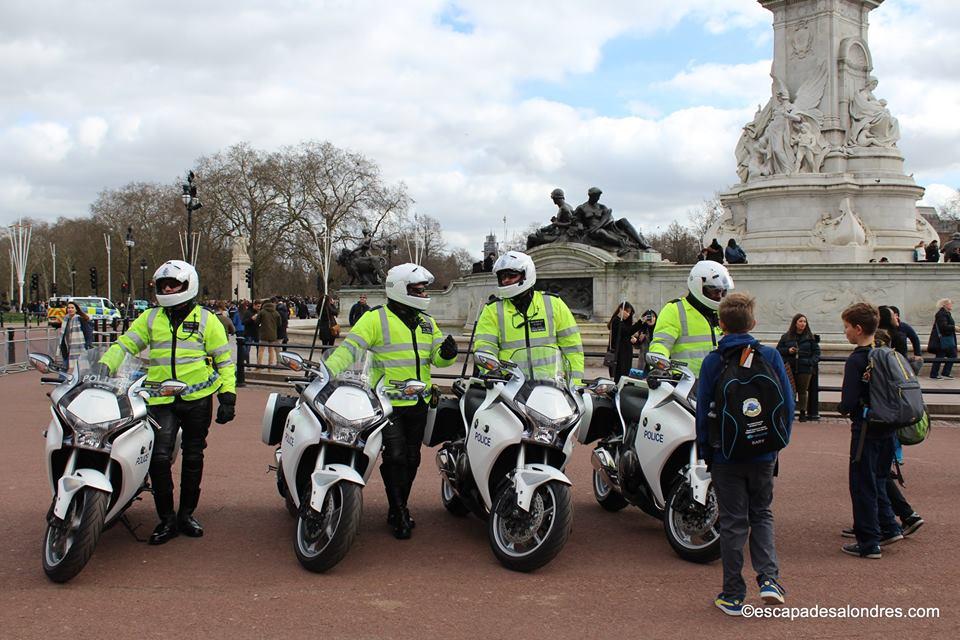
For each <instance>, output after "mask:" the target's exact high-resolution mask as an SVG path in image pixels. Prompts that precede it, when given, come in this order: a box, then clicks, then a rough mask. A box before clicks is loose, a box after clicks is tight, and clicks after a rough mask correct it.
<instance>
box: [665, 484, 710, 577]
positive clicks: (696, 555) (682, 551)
mask: <svg viewBox="0 0 960 640" xmlns="http://www.w3.org/2000/svg"><path fill="white" fill-rule="evenodd" d="M692 501H693V497H692V494H691V490H690V485H689V483H688V482H687V481H686V480H684V479H680V480H677V481H676V482H674V484H673V486H672V487H671V488H670V492H669V494H668V495H667V505H666V509H665V511H664V514H663V530H664V533H665V534H666V536H667V541H668V542H669V543H670V546H671V547H673V550H674V551H675V552H676V553H677V555H678V556H680V557H681V558H683V559H684V560H687V561H689V562H696V563H698V564H706V563H708V562H713V561H714V560H716V559H717V558H719V557H720V533H719V525H718V524H717V496H716V492H715V491H714V488H713V484H711V485H710V488H709V489H708V490H707V506H706V507H704V506H702V505H699V504H698V505H695V506H692V507H691V506H689V503H690V502H692ZM691 509H692V510H693V513H691ZM698 510H703V511H705V513H703V512H702V511H698ZM698 520H701V521H702V522H699V523H697V522H696V521H698ZM698 525H699V526H698Z"/></svg>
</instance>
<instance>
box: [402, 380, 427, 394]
mask: <svg viewBox="0 0 960 640" xmlns="http://www.w3.org/2000/svg"><path fill="white" fill-rule="evenodd" d="M426 390H427V384H426V383H425V382H421V381H419V380H407V381H406V382H405V383H404V384H403V387H402V388H401V389H400V391H401V393H403V395H405V396H411V397H412V396H419V395H421V394H422V393H423V392H424V391H426Z"/></svg>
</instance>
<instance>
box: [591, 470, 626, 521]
mask: <svg viewBox="0 0 960 640" xmlns="http://www.w3.org/2000/svg"><path fill="white" fill-rule="evenodd" d="M593 497H594V498H596V500H597V504H599V505H600V506H601V507H603V508H604V509H606V510H607V511H611V512H616V511H620V510H621V509H623V508H624V507H625V506H627V504H629V503H628V502H627V500H626V498H624V497H623V496H622V495H620V494H619V493H618V492H617V491H616V490H615V489H614V488H613V487H611V486H610V485H608V484H607V482H606V480H604V479H603V475H602V474H601V473H600V472H599V471H597V470H596V469H594V470H593Z"/></svg>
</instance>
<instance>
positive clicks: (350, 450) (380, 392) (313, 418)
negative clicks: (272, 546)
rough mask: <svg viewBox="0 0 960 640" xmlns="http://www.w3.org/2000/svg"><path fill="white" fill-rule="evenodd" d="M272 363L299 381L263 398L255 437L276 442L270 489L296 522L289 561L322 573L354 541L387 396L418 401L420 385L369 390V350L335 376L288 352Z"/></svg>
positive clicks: (394, 384)
mask: <svg viewBox="0 0 960 640" xmlns="http://www.w3.org/2000/svg"><path fill="white" fill-rule="evenodd" d="M280 362H281V363H283V364H284V365H286V366H287V367H288V368H290V369H291V370H293V371H297V372H302V373H303V374H304V376H303V377H297V378H287V380H288V382H292V383H293V385H294V387H295V388H296V390H297V392H298V394H299V395H297V396H287V395H280V394H277V393H272V394H270V396H269V398H268V399H267V406H266V408H265V410H264V414H263V426H262V439H263V442H264V444H268V445H271V446H276V445H279V446H278V447H277V448H276V451H275V454H274V455H275V456H276V462H277V465H276V472H277V490H278V491H279V492H280V495H281V496H282V497H283V498H284V499H285V501H286V505H287V510H288V511H289V512H290V515H292V516H294V517H295V518H297V530H296V535H295V538H294V551H295V552H296V554H297V560H299V561H300V564H301V565H303V567H304V568H306V569H308V570H310V571H316V572H322V571H326V570H327V569H330V568H331V567H333V566H334V565H336V564H337V563H338V562H340V561H341V560H342V559H343V558H344V556H345V555H346V554H347V551H349V549H350V546H351V545H352V544H353V541H354V539H355V538H356V537H357V533H358V531H359V529H360V514H361V510H362V508H363V494H362V489H363V487H364V486H366V483H367V480H369V478H370V474H371V472H372V471H373V467H374V466H375V465H376V462H377V458H378V457H379V455H380V448H381V445H382V442H383V437H382V431H383V428H384V427H385V426H386V425H387V421H388V419H389V417H390V414H391V412H392V407H391V404H390V397H391V396H392V395H393V394H399V395H402V396H405V397H410V398H415V397H418V396H422V395H423V394H424V393H425V392H426V384H424V383H423V382H421V381H419V380H403V381H394V380H391V381H387V380H384V379H381V380H380V381H379V383H378V384H377V386H376V388H375V389H371V387H370V380H371V378H370V376H371V367H372V356H371V354H370V353H365V354H363V355H362V356H361V357H360V358H359V359H358V360H357V361H356V362H354V363H353V364H351V365H350V367H348V368H347V369H346V370H344V371H343V372H341V373H340V374H338V375H337V376H336V377H333V376H331V375H330V372H329V371H328V369H327V367H326V365H324V363H322V362H310V361H308V360H304V359H303V358H302V357H301V356H299V355H298V354H296V353H293V352H287V351H283V352H281V353H280Z"/></svg>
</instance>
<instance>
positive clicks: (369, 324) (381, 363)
mask: <svg viewBox="0 0 960 640" xmlns="http://www.w3.org/2000/svg"><path fill="white" fill-rule="evenodd" d="M442 342H443V334H442V333H440V327H439V326H437V323H436V321H435V320H434V319H433V318H431V317H430V316H428V315H427V314H425V313H423V312H420V318H419V322H418V324H417V327H416V329H415V330H411V329H410V327H408V326H407V325H406V324H404V323H403V320H401V319H400V318H399V317H398V316H397V314H395V313H394V312H393V311H391V310H390V309H388V308H387V307H386V306H380V307H374V308H373V309H370V310H369V311H367V312H366V313H364V314H363V315H362V316H361V317H360V319H359V320H357V324H355V325H353V327H352V328H351V330H350V333H349V334H347V337H346V338H344V339H343V344H341V345H340V346H339V347H337V348H336V349H335V350H334V351H333V353H331V354H330V356H329V357H328V358H327V359H326V365H327V369H328V370H329V371H330V375H332V376H336V375H337V374H339V373H340V372H341V371H343V370H344V369H346V368H347V367H348V366H350V363H352V362H353V361H355V360H356V359H357V358H359V357H361V356H362V355H363V353H364V352H365V351H368V350H369V351H370V352H372V353H373V357H374V360H373V371H372V372H371V382H370V386H372V387H376V386H377V383H379V382H380V379H381V378H383V377H386V379H387V383H388V384H389V383H390V382H392V381H394V380H396V381H398V382H403V381H406V380H420V381H422V382H425V383H426V384H427V387H428V388H429V387H430V367H431V365H433V366H437V367H447V366H449V365H451V364H453V361H454V360H455V359H456V358H441V357H440V345H441V343H442ZM388 391H389V388H388ZM418 401H419V398H413V399H402V398H393V397H391V400H390V404H392V405H393V406H396V407H402V406H406V405H413V404H417V402H418Z"/></svg>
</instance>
